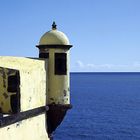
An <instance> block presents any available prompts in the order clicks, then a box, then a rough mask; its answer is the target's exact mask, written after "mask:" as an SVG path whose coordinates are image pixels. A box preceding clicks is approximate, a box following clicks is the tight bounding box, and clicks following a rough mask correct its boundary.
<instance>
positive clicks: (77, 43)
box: [0, 0, 140, 72]
mask: <svg viewBox="0 0 140 140" xmlns="http://www.w3.org/2000/svg"><path fill="white" fill-rule="evenodd" d="M139 7H140V0H22V1H19V0H12V1H10V0H1V1H0V55H1V56H23V57H26V56H31V57H37V56H38V50H37V48H36V47H35V45H37V44H38V42H39V39H40V37H41V36H42V34H44V33H45V32H46V31H48V30H50V29H51V24H52V22H53V21H56V23H57V25H58V30H61V31H63V32H65V33H66V35H67V36H68V37H69V39H70V42H71V44H72V45H73V48H72V49H71V71H81V72H83V71H84V72H85V71H92V72H95V71H96V72H101V71H105V72H106V71H109V72H110V71H117V72H121V71H137V72H140V8H139Z"/></svg>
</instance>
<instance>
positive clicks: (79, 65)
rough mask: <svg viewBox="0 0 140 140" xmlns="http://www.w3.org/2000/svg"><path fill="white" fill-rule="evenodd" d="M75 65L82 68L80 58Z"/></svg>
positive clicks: (82, 64)
mask: <svg viewBox="0 0 140 140" xmlns="http://www.w3.org/2000/svg"><path fill="white" fill-rule="evenodd" d="M76 65H77V66H78V67H80V68H84V67H85V65H84V63H83V62H82V61H80V60H78V61H77V62H76Z"/></svg>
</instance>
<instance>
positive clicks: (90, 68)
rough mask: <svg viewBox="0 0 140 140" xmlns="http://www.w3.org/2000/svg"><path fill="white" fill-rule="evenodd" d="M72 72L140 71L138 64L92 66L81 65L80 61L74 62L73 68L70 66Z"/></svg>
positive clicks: (90, 64)
mask: <svg viewBox="0 0 140 140" xmlns="http://www.w3.org/2000/svg"><path fill="white" fill-rule="evenodd" d="M72 71H83V72H84V71H85V72H98V71H99V72H100V71H108V72H109V71H126V72H127V71H140V62H134V63H133V64H129V65H128V64H121V65H114V64H93V63H87V64H85V63H83V62H82V61H81V60H78V61H76V63H75V66H72Z"/></svg>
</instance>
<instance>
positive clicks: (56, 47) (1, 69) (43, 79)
mask: <svg viewBox="0 0 140 140" xmlns="http://www.w3.org/2000/svg"><path fill="white" fill-rule="evenodd" d="M36 47H37V48H38V49H39V58H22V57H8V56H7V57H6V56H4V57H0V137H2V138H3V139H5V140H6V139H7V140H9V139H10V140H16V139H19V140H24V139H26V140H27V139H34V140H46V139H52V134H53V132H54V131H55V129H56V128H57V126H58V125H60V123H61V122H62V120H63V118H64V116H65V114H66V112H67V110H68V109H70V108H71V104H70V82H69V50H70V48H71V47H72V45H70V43H69V40H68V38H67V36H66V35H65V34H64V33H63V32H60V31H58V30H57V27H56V24H55V22H53V24H52V30H50V31H48V32H46V33H45V34H44V35H43V36H42V37H41V39H40V41H39V45H37V46H36Z"/></svg>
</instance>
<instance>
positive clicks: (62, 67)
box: [55, 53, 67, 75]
mask: <svg viewBox="0 0 140 140" xmlns="http://www.w3.org/2000/svg"><path fill="white" fill-rule="evenodd" d="M55 74H56V75H66V74H67V54H66V53H55Z"/></svg>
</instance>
